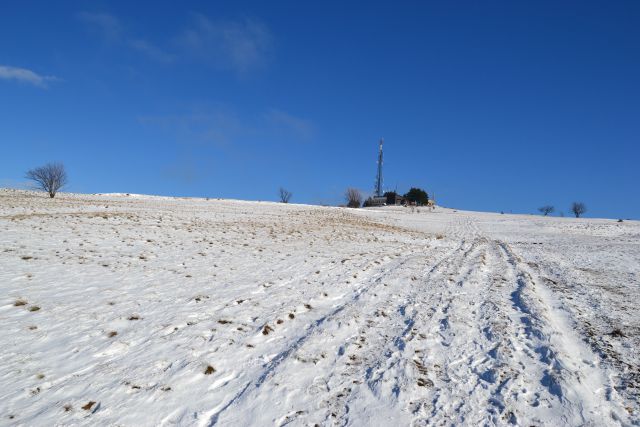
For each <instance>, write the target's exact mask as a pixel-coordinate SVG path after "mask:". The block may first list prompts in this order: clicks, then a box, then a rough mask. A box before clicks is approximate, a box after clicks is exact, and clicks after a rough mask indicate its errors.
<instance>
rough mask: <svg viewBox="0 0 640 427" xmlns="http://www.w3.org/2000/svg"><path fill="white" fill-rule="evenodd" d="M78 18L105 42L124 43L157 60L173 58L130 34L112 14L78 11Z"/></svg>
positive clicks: (162, 60)
mask: <svg viewBox="0 0 640 427" xmlns="http://www.w3.org/2000/svg"><path fill="white" fill-rule="evenodd" d="M78 19H80V20H81V21H82V22H83V23H84V24H85V25H86V26H87V28H88V29H89V31H91V32H93V33H95V34H97V35H98V36H99V37H101V38H102V39H103V40H104V41H105V42H107V43H111V44H117V45H124V46H126V47H129V48H131V49H133V50H135V51H138V52H140V53H142V54H144V55H145V56H147V57H149V58H151V59H153V60H155V61H159V62H165V63H166V62H171V61H173V60H174V58H175V56H174V55H173V54H171V53H168V52H166V51H165V50H163V49H161V48H160V47H158V46H156V45H154V44H153V43H151V42H149V41H147V40H144V39H141V38H136V37H133V36H131V35H130V34H129V32H128V31H126V29H125V27H124V25H122V23H121V22H120V20H119V19H118V18H117V17H116V16H114V15H111V14H109V13H104V12H99V13H94V12H80V13H79V14H78Z"/></svg>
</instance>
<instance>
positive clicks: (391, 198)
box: [383, 191, 398, 205]
mask: <svg viewBox="0 0 640 427" xmlns="http://www.w3.org/2000/svg"><path fill="white" fill-rule="evenodd" d="M383 196H384V197H386V198H387V204H388V205H395V204H396V198H397V197H398V193H396V192H395V191H387V192H386V193H384V194H383Z"/></svg>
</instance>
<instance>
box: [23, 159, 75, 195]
mask: <svg viewBox="0 0 640 427" xmlns="http://www.w3.org/2000/svg"><path fill="white" fill-rule="evenodd" d="M25 177H26V178H27V179H30V180H32V181H34V182H35V183H36V188H37V189H39V190H42V191H46V192H47V193H49V197H51V198H54V197H55V196H56V193H57V192H58V190H60V189H61V188H62V187H64V186H65V185H66V184H67V172H66V171H65V170H64V165H63V164H62V163H47V164H46V165H44V166H40V167H37V168H35V169H31V170H30V171H28V172H27V174H26V175H25Z"/></svg>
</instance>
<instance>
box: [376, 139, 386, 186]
mask: <svg viewBox="0 0 640 427" xmlns="http://www.w3.org/2000/svg"><path fill="white" fill-rule="evenodd" d="M382 144H384V138H381V139H380V149H379V152H378V174H377V176H376V188H375V193H376V197H382Z"/></svg>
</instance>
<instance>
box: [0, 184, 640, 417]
mask: <svg viewBox="0 0 640 427" xmlns="http://www.w3.org/2000/svg"><path fill="white" fill-rule="evenodd" d="M639 291H640V223H638V222H636V221H624V222H617V221H615V220H605V219H575V218H550V217H537V216H528V215H499V214H490V213H478V212H463V211H456V210H452V209H445V208H441V207H436V209H435V211H429V210H427V209H418V210H414V211H413V212H412V210H411V209H408V208H399V207H382V208H375V209H360V210H353V209H344V208H327V207H314V206H305V205H295V204H276V203H270V202H244V201H231V200H218V199H210V200H209V199H189V198H169V197H151V196H143V195H126V194H108V195H82V194H59V195H58V196H57V197H56V198H55V199H49V198H47V197H45V196H43V195H42V194H37V193H32V192H27V191H17V190H0V321H1V325H2V327H1V328H0V425H27V426H53V425H118V426H147V425H149V426H152V425H153V426H155V425H161V426H169V425H186V426H191V425H195V426H213V425H220V426H249V425H256V426H274V425H275V426H283V425H290V426H314V425H320V426H325V425H326V426H338V425H339V426H345V425H349V426H351V425H353V426H403V425H406V426H409V425H411V426H430V425H434V426H435V425H438V426H439V425H471V426H480V425H482V426H484V425H500V426H501V425H521V426H531V425H536V426H542V425H555V426H558V425H575V426H583V425H587V426H608V425H612V426H619V425H640V415H639V414H640V413H639V411H640V404H639V403H638V401H639V397H640V391H639V389H638V387H640V356H639V352H638V348H639V344H640V315H639V314H638V305H639V303H640V297H639Z"/></svg>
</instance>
